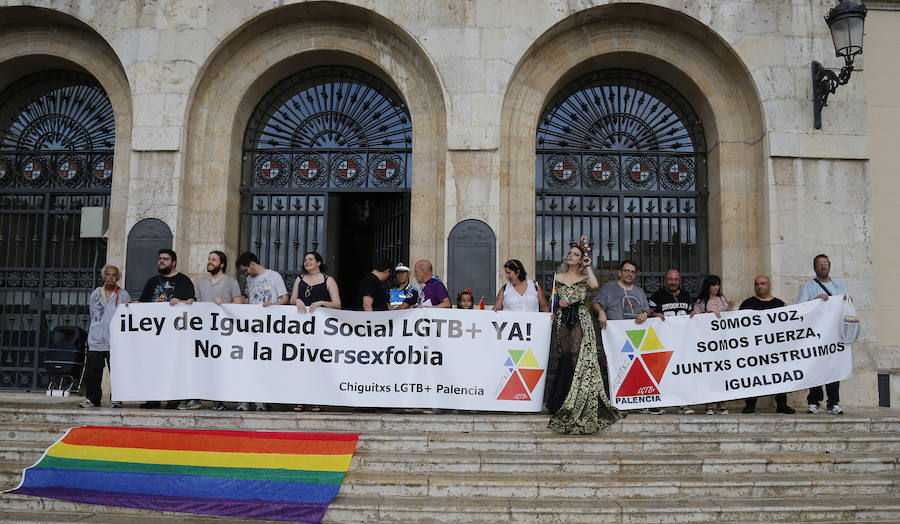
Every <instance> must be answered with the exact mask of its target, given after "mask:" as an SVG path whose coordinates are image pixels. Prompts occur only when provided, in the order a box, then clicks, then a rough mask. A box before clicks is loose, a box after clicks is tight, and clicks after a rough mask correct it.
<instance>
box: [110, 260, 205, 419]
mask: <svg viewBox="0 0 900 524" xmlns="http://www.w3.org/2000/svg"><path fill="white" fill-rule="evenodd" d="M177 264H178V255H176V254H175V252H174V251H172V250H171V249H168V248H163V249H160V250H159V258H158V259H157V261H156V270H157V271H159V274H158V275H156V276H155V277H151V278H150V279H148V280H147V283H146V284H144V291H143V292H142V293H141V300H140V301H141V302H168V303H169V304H170V305H173V306H174V305H175V304H177V303H178V302H179V301H180V300H190V299H193V298H195V297H194V283H193V282H191V279H190V278H188V277H187V275H184V274H183V273H179V272H177V271H175V266H176V265H177ZM126 305H127V304H126ZM159 406H160V403H159V402H156V401H147V402H144V403H143V404H141V406H140V407H142V408H144V409H155V408H158V407H159ZM177 406H178V402H176V401H169V402H168V403H167V404H166V409H175V408H176V407H177Z"/></svg>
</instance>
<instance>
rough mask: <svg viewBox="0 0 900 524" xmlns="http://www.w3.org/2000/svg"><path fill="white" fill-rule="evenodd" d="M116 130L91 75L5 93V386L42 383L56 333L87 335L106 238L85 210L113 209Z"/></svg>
mask: <svg viewBox="0 0 900 524" xmlns="http://www.w3.org/2000/svg"><path fill="white" fill-rule="evenodd" d="M115 136H116V126H115V121H114V115H113V109H112V105H111V103H110V100H109V97H108V96H107V94H106V92H105V91H104V90H103V88H102V87H101V86H100V84H99V83H98V82H97V81H96V80H95V79H94V78H93V77H91V76H90V75H87V74H84V73H80V72H75V71H68V70H54V71H46V72H41V73H38V74H33V75H30V76H27V77H25V78H22V79H20V80H18V81H17V82H15V83H13V84H12V85H10V86H9V87H8V88H7V89H6V90H4V91H3V93H0V192H2V196H0V319H2V323H0V347H2V352H0V388H3V389H34V388H39V387H43V386H45V385H46V383H47V377H46V375H45V373H44V370H43V369H42V361H43V354H44V351H45V350H46V348H47V339H48V334H49V330H50V329H52V328H53V327H55V326H57V325H74V326H79V327H81V328H83V329H85V330H86V329H87V328H88V326H89V323H90V318H89V304H88V299H89V297H90V293H91V291H92V289H93V288H94V287H95V286H97V285H99V282H100V281H101V278H100V271H101V269H102V266H103V264H104V263H105V262H106V240H105V238H99V235H98V237H92V238H83V237H82V234H81V212H82V209H83V208H85V207H101V208H109V205H110V188H111V184H112V174H113V153H114V146H115Z"/></svg>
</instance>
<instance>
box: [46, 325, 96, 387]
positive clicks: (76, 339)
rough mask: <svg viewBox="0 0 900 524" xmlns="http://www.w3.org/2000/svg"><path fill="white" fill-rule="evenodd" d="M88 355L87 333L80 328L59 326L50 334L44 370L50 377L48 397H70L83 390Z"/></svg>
mask: <svg viewBox="0 0 900 524" xmlns="http://www.w3.org/2000/svg"><path fill="white" fill-rule="evenodd" d="M86 355H87V333H86V332H85V331H84V330H83V329H81V328H80V327H75V326H57V327H55V328H53V330H52V331H51V332H50V344H49V346H48V347H47V355H46V357H44V368H45V369H46V370H47V374H49V375H50V384H49V385H48V386H47V396H48V397H68V396H69V392H70V391H72V389H75V391H78V390H79V389H80V388H81V380H82V378H83V377H84V363H85V357H86Z"/></svg>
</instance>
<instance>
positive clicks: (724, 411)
mask: <svg viewBox="0 0 900 524" xmlns="http://www.w3.org/2000/svg"><path fill="white" fill-rule="evenodd" d="M727 414H728V408H722V409H720V410H719V415H727Z"/></svg>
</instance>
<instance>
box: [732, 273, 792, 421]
mask: <svg viewBox="0 0 900 524" xmlns="http://www.w3.org/2000/svg"><path fill="white" fill-rule="evenodd" d="M753 292H754V293H755V295H754V296H752V297H750V298H748V299H747V300H745V301H743V302H741V307H740V309H753V310H757V311H760V310H764V309H775V308H777V307H784V305H785V304H784V301H783V300H781V299H780V298H775V297H773V296H772V280H771V279H770V278H769V277H768V276H766V275H757V277H756V278H754V279H753ZM744 403H745V406H744V410H743V413H755V412H756V397H750V398H748V399H745V400H744ZM775 405H776V406H777V407H776V408H775V411H777V412H778V413H784V414H786V415H791V414H793V413H794V411H795V410H794V408H792V407H790V406H788V405H787V394H786V393H778V394H776V395H775Z"/></svg>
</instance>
